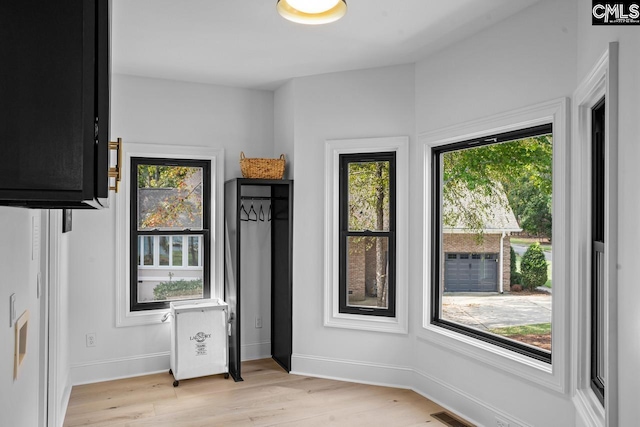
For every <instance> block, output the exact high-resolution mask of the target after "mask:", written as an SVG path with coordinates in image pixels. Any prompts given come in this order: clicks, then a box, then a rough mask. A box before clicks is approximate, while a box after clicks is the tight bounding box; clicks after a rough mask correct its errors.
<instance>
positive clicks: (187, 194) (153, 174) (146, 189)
mask: <svg viewBox="0 0 640 427" xmlns="http://www.w3.org/2000/svg"><path fill="white" fill-rule="evenodd" d="M202 180H203V170H202V168H201V167H190V166H157V165H144V164H141V165H138V176H137V197H138V230H153V229H159V230H174V229H179V230H183V229H185V228H189V229H192V230H199V229H202V224H203V223H202V212H203V210H202V188H203V185H202Z"/></svg>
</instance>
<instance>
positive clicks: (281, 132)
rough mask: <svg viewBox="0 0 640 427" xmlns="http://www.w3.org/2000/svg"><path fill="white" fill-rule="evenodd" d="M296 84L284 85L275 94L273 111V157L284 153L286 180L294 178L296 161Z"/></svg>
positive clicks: (290, 82) (291, 82)
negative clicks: (294, 87)
mask: <svg viewBox="0 0 640 427" xmlns="http://www.w3.org/2000/svg"><path fill="white" fill-rule="evenodd" d="M293 85H294V82H293V81H289V82H287V83H285V84H284V85H282V86H281V87H280V88H279V89H278V90H277V91H276V92H275V94H274V100H273V104H274V111H273V121H274V129H273V135H274V136H273V145H274V150H273V155H274V156H279V155H280V154H282V153H284V154H285V156H286V159H287V164H286V168H285V175H284V178H285V179H292V178H293V162H294V160H295V145H294V134H295V117H296V108H295V105H294V97H293V94H294V89H293Z"/></svg>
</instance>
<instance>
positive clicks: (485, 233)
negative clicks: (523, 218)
mask: <svg viewBox="0 0 640 427" xmlns="http://www.w3.org/2000/svg"><path fill="white" fill-rule="evenodd" d="M460 205H461V206H464V207H465V208H469V209H470V210H474V212H476V213H477V212H485V214H484V215H482V217H483V218H482V223H483V225H482V229H481V230H478V229H470V227H469V226H468V225H467V224H465V221H464V219H463V218H462V216H461V215H458V214H457V211H458V210H459V208H458V207H457V206H455V207H454V206H453V205H452V204H451V203H446V202H445V203H444V205H443V217H444V218H446V219H445V221H444V223H445V226H444V227H443V230H442V234H443V252H444V257H443V258H444V259H443V261H442V266H443V274H442V276H441V277H442V278H443V287H444V292H501V293H502V292H505V291H506V292H508V291H509V290H510V288H511V282H510V280H511V257H510V247H511V237H510V234H511V233H513V232H519V231H522V229H521V228H520V226H519V225H518V221H517V220H516V217H515V215H514V214H513V211H512V210H511V207H510V206H509V203H508V201H507V197H506V195H505V194H504V191H503V190H502V188H498V189H497V191H496V192H495V197H494V200H487V197H486V196H481V195H478V194H467V195H466V196H463V197H462V198H461V202H460ZM478 205H482V206H484V207H486V206H491V207H490V208H489V209H477V207H478ZM447 219H448V220H447ZM447 222H449V224H447ZM499 272H502V274H500V273H499Z"/></svg>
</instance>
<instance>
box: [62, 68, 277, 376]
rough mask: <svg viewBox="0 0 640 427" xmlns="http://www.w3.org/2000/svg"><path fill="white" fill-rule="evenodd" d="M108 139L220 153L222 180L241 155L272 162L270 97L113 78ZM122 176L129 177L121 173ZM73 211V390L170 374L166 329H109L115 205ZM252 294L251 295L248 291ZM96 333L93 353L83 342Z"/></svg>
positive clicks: (112, 326) (233, 171)
mask: <svg viewBox="0 0 640 427" xmlns="http://www.w3.org/2000/svg"><path fill="white" fill-rule="evenodd" d="M111 137H112V139H115V138H117V137H122V138H123V141H124V144H126V143H127V142H138V143H154V144H171V145H200V146H209V147H214V148H224V149H225V150H226V151H225V155H226V161H225V176H226V179H230V178H233V177H239V176H240V167H239V163H238V160H239V155H240V151H244V152H245V154H246V155H247V156H250V157H271V156H272V153H273V92H268V91H257V90H245V89H234V88H228V87H221V86H212V85H202V84H190V83H182V82H175V81H168V80H158V79H146V78H139V77H131V76H123V75H114V76H113V82H112V92H111ZM125 173H128V171H125ZM117 197H118V196H115V197H114V196H112V199H111V202H112V208H111V209H107V210H102V211H97V212H96V211H91V212H85V211H74V222H73V232H72V233H71V234H70V239H71V243H70V256H71V259H72V260H73V263H72V265H71V266H70V280H71V288H70V325H69V328H70V335H69V337H70V347H71V366H72V380H73V382H74V384H76V383H82V382H93V381H98V380H101V379H106V378H114V377H120V376H130V375H139V374H143V373H146V372H154V371H158V370H164V369H168V368H169V358H168V352H169V348H170V344H169V331H170V330H169V325H168V324H165V325H162V324H157V325H148V326H139V327H124V328H117V327H115V303H116V302H115V271H114V266H115V256H116V254H115V251H116V249H115V213H116V209H115V206H116V204H117V203H118V200H117ZM247 291H250V290H247ZM89 332H93V333H96V338H97V345H96V347H92V348H88V347H86V344H85V335H86V334H87V333H89Z"/></svg>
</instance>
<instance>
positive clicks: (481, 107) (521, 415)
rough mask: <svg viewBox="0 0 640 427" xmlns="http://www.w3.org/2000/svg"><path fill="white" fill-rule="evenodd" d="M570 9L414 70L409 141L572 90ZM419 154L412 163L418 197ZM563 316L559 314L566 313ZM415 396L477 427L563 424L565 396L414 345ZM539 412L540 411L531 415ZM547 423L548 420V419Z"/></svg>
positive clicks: (532, 12) (491, 34) (570, 5)
mask: <svg viewBox="0 0 640 427" xmlns="http://www.w3.org/2000/svg"><path fill="white" fill-rule="evenodd" d="M575 11H576V4H575V3H574V2H571V1H564V2H556V1H544V0H543V1H540V2H539V3H536V4H535V5H533V6H531V7H530V8H528V9H525V10H524V11H523V12H521V13H519V14H517V15H514V16H513V17H511V18H508V19H507V20H505V21H503V22H501V23H499V24H497V25H495V26H493V27H491V28H489V29H487V30H485V31H483V32H482V33H480V34H477V35H475V36H474V37H472V38H470V39H468V40H465V41H463V42H461V43H458V44H456V45H454V46H451V47H449V48H447V49H445V50H444V51H441V52H439V53H438V54H435V55H432V56H430V57H428V58H426V59H424V60H422V61H420V62H418V63H417V64H416V128H417V131H418V134H420V133H422V132H427V131H432V130H435V129H440V128H443V127H446V126H451V125H455V124H463V123H465V122H467V121H471V120H474V119H480V118H483V117H486V116H490V115H492V114H497V113H502V112H508V111H510V110H513V109H517V108H522V107H527V106H531V105H534V104H536V103H539V102H543V101H548V100H552V99H557V98H560V97H565V96H571V94H572V92H573V90H574V89H575V87H576V46H577V34H576V18H575ZM421 150H422V148H421V147H416V151H414V154H415V155H414V156H413V158H414V159H415V161H414V163H413V164H412V167H413V171H412V174H411V177H412V182H413V183H417V184H416V188H415V192H416V193H419V194H422V193H423V189H422V185H421V184H420V179H421V176H420V171H421V169H422V164H421V161H422V155H421V152H422V151H421ZM414 202H415V203H414V204H413V206H412V213H414V215H413V221H412V227H411V229H412V230H413V231H414V233H413V234H414V235H415V236H421V233H422V230H423V226H422V224H421V218H422V216H421V211H422V206H423V205H422V198H419V197H416V198H415V199H414ZM420 243H421V242H420V241H419V238H416V239H414V240H413V241H412V243H411V250H410V252H411V253H413V254H414V257H413V258H412V262H411V265H412V269H411V278H412V280H411V282H412V285H413V287H412V290H413V294H412V298H411V300H412V301H413V302H414V304H413V306H412V313H413V317H412V321H413V324H414V325H419V324H420V323H421V319H420V316H421V315H422V307H421V305H422V303H421V301H422V289H421V283H422V270H421V267H420V265H421V256H422V249H421V246H420ZM567 308H568V307H567ZM414 365H415V367H416V368H417V370H418V371H419V372H420V374H421V375H420V376H418V377H417V380H416V388H417V389H418V390H421V391H422V392H424V393H425V394H428V395H431V396H433V397H434V398H436V399H437V400H440V402H441V403H443V404H445V405H447V406H449V407H451V408H453V409H455V410H457V411H460V412H461V413H463V414H465V415H466V416H467V417H469V418H471V419H472V420H474V421H475V422H477V423H480V424H482V425H495V419H494V416H495V414H494V412H498V411H500V412H499V413H501V414H506V415H508V417H509V418H511V419H514V420H518V421H522V422H523V423H526V424H528V425H540V426H542V425H567V426H568V425H573V422H574V421H573V418H574V412H573V406H572V404H571V401H570V399H569V396H566V395H561V394H559V393H557V392H553V391H551V390H546V389H544V388H543V387H540V386H537V385H534V384H533V383H529V382H528V381H526V380H524V379H522V378H518V377H516V376H513V375H511V374H507V373H506V372H504V371H501V370H500V369H496V368H494V367H490V366H489V365H486V364H484V363H482V362H480V361H478V360H474V359H473V358H469V357H466V356H465V355H463V354H457V353H455V352H453V351H450V350H446V349H444V348H439V347H437V346H436V345H434V344H433V343H431V342H428V341H425V340H421V339H419V340H417V341H416V342H415V348H414ZM540 408H544V410H540ZM552 417H553V418H552Z"/></svg>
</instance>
